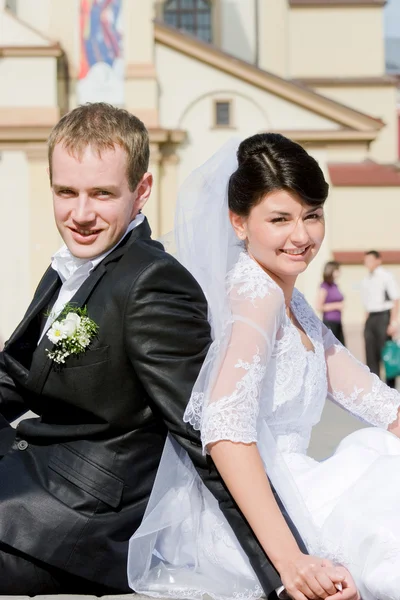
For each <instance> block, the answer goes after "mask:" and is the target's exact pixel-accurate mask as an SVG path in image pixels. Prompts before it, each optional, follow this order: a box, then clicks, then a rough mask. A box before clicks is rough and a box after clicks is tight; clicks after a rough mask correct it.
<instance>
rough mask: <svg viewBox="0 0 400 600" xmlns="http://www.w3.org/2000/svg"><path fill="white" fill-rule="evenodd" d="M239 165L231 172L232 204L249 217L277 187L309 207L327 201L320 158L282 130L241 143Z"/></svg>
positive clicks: (235, 211)
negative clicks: (285, 134) (311, 153)
mask: <svg viewBox="0 0 400 600" xmlns="http://www.w3.org/2000/svg"><path fill="white" fill-rule="evenodd" d="M237 158H238V163H239V166H238V168H237V170H236V171H235V172H234V173H233V174H232V175H231V177H230V180H229V186H228V204H229V208H230V210H231V211H232V212H234V213H236V214H237V215H241V216H243V217H247V216H248V215H249V213H250V211H251V209H252V208H253V207H254V206H256V205H257V204H258V203H259V202H261V200H262V199H263V198H264V196H265V195H266V194H268V193H269V192H272V191H274V190H286V191H288V192H293V193H295V194H296V195H298V196H300V198H301V199H302V200H303V202H305V204H308V205H309V206H317V205H321V204H323V203H324V202H325V200H326V198H327V196H328V191H329V185H328V183H327V182H326V181H325V178H324V175H323V173H322V170H321V168H320V167H319V165H318V163H317V161H316V160H315V159H314V158H313V157H312V156H310V155H309V154H308V153H307V152H306V151H305V150H304V148H302V147H301V146H300V145H299V144H296V142H292V140H289V139H288V138H285V137H284V136H283V135H281V134H279V133H259V134H257V135H253V136H251V137H249V138H247V139H245V140H243V142H242V143H241V144H240V146H239V149H238V152H237Z"/></svg>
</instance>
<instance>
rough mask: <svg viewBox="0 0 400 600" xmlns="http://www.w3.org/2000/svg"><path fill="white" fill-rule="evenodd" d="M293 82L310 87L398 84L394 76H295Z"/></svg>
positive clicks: (388, 85)
mask: <svg viewBox="0 0 400 600" xmlns="http://www.w3.org/2000/svg"><path fill="white" fill-rule="evenodd" d="M292 81H293V83H297V84H299V85H307V86H310V87H392V86H397V85H398V80H397V79H396V77H393V76H391V75H382V76H381V77H297V78H296V79H292Z"/></svg>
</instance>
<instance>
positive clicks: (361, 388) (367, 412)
mask: <svg viewBox="0 0 400 600" xmlns="http://www.w3.org/2000/svg"><path fill="white" fill-rule="evenodd" d="M322 327H323V339H324V348H325V357H326V364H327V375H328V394H329V398H330V399H331V400H333V401H334V402H336V403H337V404H340V406H342V407H343V408H345V409H346V410H347V411H349V412H350V413H352V414H353V415H355V416H357V417H359V418H360V419H362V420H363V421H366V422H367V423H369V424H370V425H375V426H376V427H382V428H383V429H387V428H388V426H389V425H390V424H391V423H393V422H394V421H395V420H396V419H397V415H398V410H399V406H400V394H399V392H397V391H396V390H394V389H392V388H390V387H388V386H387V385H386V384H385V383H383V381H381V380H380V379H379V377H377V375H374V374H373V373H371V372H370V370H369V369H368V367H366V366H365V365H363V364H362V363H360V362H359V361H358V360H357V359H356V358H354V356H352V355H351V354H350V352H349V351H348V350H347V349H346V348H345V347H344V346H342V344H341V343H340V342H339V341H338V340H337V339H336V338H335V336H334V335H333V333H332V332H331V331H330V330H329V329H328V328H327V327H326V326H325V325H322Z"/></svg>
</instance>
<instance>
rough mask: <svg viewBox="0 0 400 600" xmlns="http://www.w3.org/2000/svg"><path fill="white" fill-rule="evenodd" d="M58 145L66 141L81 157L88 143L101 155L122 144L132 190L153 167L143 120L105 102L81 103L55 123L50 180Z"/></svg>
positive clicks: (50, 141) (52, 134) (51, 134)
mask: <svg viewBox="0 0 400 600" xmlns="http://www.w3.org/2000/svg"><path fill="white" fill-rule="evenodd" d="M57 144H62V145H63V146H64V148H66V149H67V150H68V151H69V152H71V154H72V155H73V156H77V157H78V158H81V156H82V154H83V152H84V151H85V149H86V148H87V146H91V147H92V148H93V149H94V150H96V151H97V152H98V154H99V156H101V153H102V152H103V151H104V150H109V149H112V148H114V146H115V145H118V146H121V148H123V149H124V150H125V152H126V154H127V165H126V167H127V177H128V183H129V189H130V190H131V191H132V192H133V191H135V189H136V187H137V185H138V183H139V181H140V180H141V178H142V177H143V175H144V174H145V173H146V171H147V170H148V167H149V154H150V149H149V134H148V132H147V129H146V127H145V126H144V125H143V123H142V121H140V120H139V119H138V118H137V117H135V116H134V115H132V114H131V113H129V112H128V111H127V110H124V109H122V108H116V107H115V106H111V104H106V103H105V102H95V103H88V104H84V105H83V106H78V108H75V109H74V110H72V111H71V112H69V113H67V114H66V115H64V116H63V117H62V119H60V121H59V122H58V123H57V125H55V126H54V128H53V130H52V132H51V133H50V136H49V139H48V158H49V173H50V183H52V181H53V179H52V159H53V152H54V148H55V146H56V145H57Z"/></svg>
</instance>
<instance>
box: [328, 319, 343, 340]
mask: <svg viewBox="0 0 400 600" xmlns="http://www.w3.org/2000/svg"><path fill="white" fill-rule="evenodd" d="M324 325H326V326H327V327H329V329H330V330H331V331H332V333H333V335H334V336H335V338H336V339H338V340H339V342H340V343H342V344H343V346H345V343H344V333H343V326H342V323H341V321H330V320H329V319H324Z"/></svg>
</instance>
